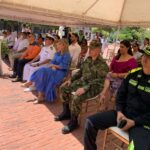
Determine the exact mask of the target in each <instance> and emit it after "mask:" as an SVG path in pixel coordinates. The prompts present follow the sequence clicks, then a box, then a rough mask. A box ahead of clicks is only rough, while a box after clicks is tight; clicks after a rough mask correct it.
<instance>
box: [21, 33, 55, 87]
mask: <svg viewBox="0 0 150 150" xmlns="http://www.w3.org/2000/svg"><path fill="white" fill-rule="evenodd" d="M53 43H54V37H52V36H50V35H47V36H46V39H45V46H44V47H43V48H42V49H41V52H40V53H39V55H38V56H37V57H35V58H34V59H33V60H32V61H31V62H29V63H27V64H26V65H25V67H24V71H23V80H24V81H29V79H30V76H31V75H32V74H33V73H34V72H35V71H36V70H38V69H39V68H41V67H44V66H45V67H48V65H49V64H50V61H51V60H52V59H53V57H54V54H55V52H56V50H55V47H54V46H53ZM24 85H25V84H24Z"/></svg>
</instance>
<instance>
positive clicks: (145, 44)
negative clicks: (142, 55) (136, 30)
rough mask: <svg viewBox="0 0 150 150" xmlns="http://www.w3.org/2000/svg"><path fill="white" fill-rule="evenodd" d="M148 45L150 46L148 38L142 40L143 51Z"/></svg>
mask: <svg viewBox="0 0 150 150" xmlns="http://www.w3.org/2000/svg"><path fill="white" fill-rule="evenodd" d="M149 44H150V43H149V38H147V37H146V38H145V39H144V46H143V49H145V48H146V47H147V46H149Z"/></svg>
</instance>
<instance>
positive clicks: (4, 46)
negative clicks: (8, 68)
mask: <svg viewBox="0 0 150 150" xmlns="http://www.w3.org/2000/svg"><path fill="white" fill-rule="evenodd" d="M8 54H9V48H8V46H7V44H6V42H4V41H2V43H1V55H2V58H5V56H6V55H8Z"/></svg>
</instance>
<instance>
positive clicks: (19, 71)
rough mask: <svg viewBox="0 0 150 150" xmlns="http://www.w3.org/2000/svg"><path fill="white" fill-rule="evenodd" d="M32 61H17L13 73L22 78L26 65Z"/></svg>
mask: <svg viewBox="0 0 150 150" xmlns="http://www.w3.org/2000/svg"><path fill="white" fill-rule="evenodd" d="M31 60H32V59H15V60H14V67H13V72H14V74H15V75H17V77H18V78H22V75H23V68H24V66H25V64H26V63H28V62H30V61H31Z"/></svg>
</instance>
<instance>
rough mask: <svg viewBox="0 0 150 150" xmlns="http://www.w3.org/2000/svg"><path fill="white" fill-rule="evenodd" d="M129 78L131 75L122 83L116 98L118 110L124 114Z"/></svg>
mask: <svg viewBox="0 0 150 150" xmlns="http://www.w3.org/2000/svg"><path fill="white" fill-rule="evenodd" d="M129 78H130V74H129V75H128V76H127V77H126V78H125V79H124V80H123V81H122V84H121V86H120V88H119V89H118V93H117V97H116V110H117V111H120V112H122V113H123V111H124V108H125V107H126V99H127V93H128V84H129Z"/></svg>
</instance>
